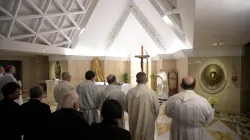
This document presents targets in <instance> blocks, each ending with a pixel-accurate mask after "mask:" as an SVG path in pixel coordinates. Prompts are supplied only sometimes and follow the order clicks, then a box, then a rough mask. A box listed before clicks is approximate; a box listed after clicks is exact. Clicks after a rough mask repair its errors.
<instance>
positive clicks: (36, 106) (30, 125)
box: [21, 99, 51, 140]
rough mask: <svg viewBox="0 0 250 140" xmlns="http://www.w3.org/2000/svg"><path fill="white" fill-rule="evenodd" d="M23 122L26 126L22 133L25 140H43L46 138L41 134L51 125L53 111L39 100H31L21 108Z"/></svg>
mask: <svg viewBox="0 0 250 140" xmlns="http://www.w3.org/2000/svg"><path fill="white" fill-rule="evenodd" d="M21 114H22V122H23V125H22V126H25V129H23V131H22V133H23V135H24V140H34V139H36V140H40V139H41V140H42V139H43V138H44V137H43V136H45V135H43V134H41V131H43V128H47V126H48V124H49V123H50V117H51V111H50V107H49V105H47V104H45V103H42V102H41V101H40V100H38V99H30V100H29V101H28V102H26V103H24V104H23V105H22V106H21Z"/></svg>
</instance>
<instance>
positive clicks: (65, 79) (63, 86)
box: [54, 72, 75, 110]
mask: <svg viewBox="0 0 250 140" xmlns="http://www.w3.org/2000/svg"><path fill="white" fill-rule="evenodd" d="M70 81H71V75H70V73H69V72H63V73H62V81H61V82H60V83H59V84H57V85H56V87H55V89H54V99H55V101H56V102H57V108H56V110H59V109H60V108H61V103H60V102H61V98H62V96H63V94H64V93H67V92H69V91H72V90H75V88H74V86H73V85H71V84H70V83H69V82H70Z"/></svg>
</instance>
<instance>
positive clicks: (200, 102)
mask: <svg viewBox="0 0 250 140" xmlns="http://www.w3.org/2000/svg"><path fill="white" fill-rule="evenodd" d="M188 78H191V77H188ZM183 82H184V79H183ZM191 85H192V84H191ZM194 85H195V84H194ZM192 89H193V87H192ZM166 114H167V116H168V117H170V118H172V123H171V129H170V139H171V140H201V139H202V140H206V133H204V132H206V131H204V130H205V124H206V123H209V122H210V121H212V120H213V115H214V113H213V109H212V108H211V105H210V104H209V103H208V101H207V100H206V99H205V98H203V97H201V96H199V95H197V94H196V93H195V92H194V91H193V90H189V89H185V88H184V91H182V92H180V93H178V94H176V95H174V96H172V97H170V98H169V100H168V101H167V103H166Z"/></svg>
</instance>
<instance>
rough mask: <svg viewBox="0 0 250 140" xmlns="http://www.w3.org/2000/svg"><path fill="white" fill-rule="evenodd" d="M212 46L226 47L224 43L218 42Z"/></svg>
mask: <svg viewBox="0 0 250 140" xmlns="http://www.w3.org/2000/svg"><path fill="white" fill-rule="evenodd" d="M212 45H213V46H222V45H224V43H222V42H217V43H213V44H212Z"/></svg>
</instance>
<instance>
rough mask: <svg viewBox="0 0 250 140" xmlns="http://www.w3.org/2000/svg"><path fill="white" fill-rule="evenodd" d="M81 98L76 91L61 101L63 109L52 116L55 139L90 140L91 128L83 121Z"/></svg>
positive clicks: (66, 95) (65, 95) (67, 94)
mask: <svg viewBox="0 0 250 140" xmlns="http://www.w3.org/2000/svg"><path fill="white" fill-rule="evenodd" d="M78 99H79V96H78V94H77V93H76V91H70V92H67V93H65V94H64V95H63V97H62V99H61V107H62V108H61V109H60V110H57V111H56V112H54V113H53V114H52V118H53V120H52V122H53V127H54V128H53V130H54V131H53V132H52V136H53V139H58V140H78V139H81V140H89V139H90V138H89V137H90V126H89V125H88V123H87V122H86V121H85V120H84V119H83V117H82V112H79V111H77V110H78V108H79V101H78Z"/></svg>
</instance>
